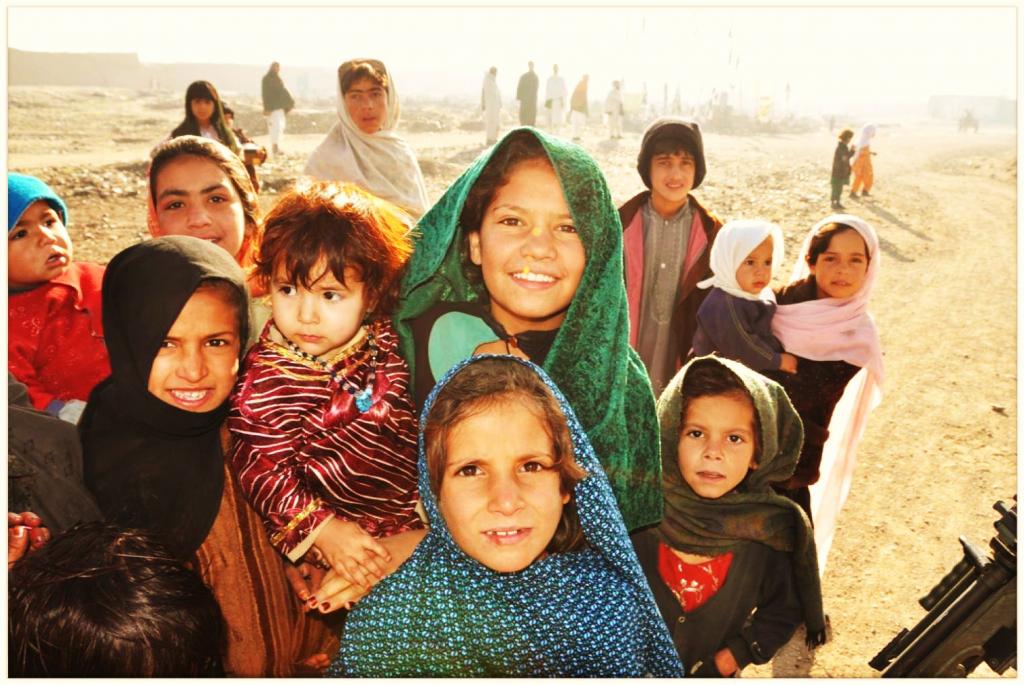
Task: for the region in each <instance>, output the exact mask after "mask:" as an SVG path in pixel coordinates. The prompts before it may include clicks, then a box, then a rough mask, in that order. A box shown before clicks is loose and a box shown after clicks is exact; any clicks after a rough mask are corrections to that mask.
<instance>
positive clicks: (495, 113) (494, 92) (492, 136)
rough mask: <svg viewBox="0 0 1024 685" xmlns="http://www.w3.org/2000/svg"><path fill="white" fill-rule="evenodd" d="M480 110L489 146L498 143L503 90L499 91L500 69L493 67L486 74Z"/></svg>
mask: <svg viewBox="0 0 1024 685" xmlns="http://www.w3.org/2000/svg"><path fill="white" fill-rule="evenodd" d="M480 109H482V110H483V112H484V132H485V134H486V136H487V144H488V145H494V144H495V143H496V142H498V127H499V125H500V124H501V90H499V89H498V68H497V67H491V68H490V69H489V70H488V71H487V73H486V74H484V85H483V88H481V90H480Z"/></svg>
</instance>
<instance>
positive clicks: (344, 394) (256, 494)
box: [228, 183, 423, 610]
mask: <svg viewBox="0 0 1024 685" xmlns="http://www.w3.org/2000/svg"><path fill="white" fill-rule="evenodd" d="M410 225H411V221H410V220H409V219H408V218H407V217H406V215H404V214H403V213H402V212H401V210H399V209H397V208H396V207H394V206H393V205H391V204H390V203H388V202H386V201H384V200H380V199H378V198H376V197H374V196H372V195H370V194H368V193H366V192H364V191H362V190H360V189H358V188H356V187H355V186H352V185H350V184H338V183H310V184H307V185H303V186H300V187H298V188H296V189H294V190H291V191H289V192H288V193H286V194H285V195H284V196H283V197H282V198H281V200H280V201H279V202H278V203H277V205H276V206H275V207H274V209H273V210H272V211H271V212H270V214H269V215H268V216H267V218H266V221H265V224H264V236H263V242H262V245H261V247H260V251H259V256H258V258H257V260H256V273H257V275H258V277H259V278H260V280H261V281H262V282H263V283H264V284H265V285H266V287H267V290H268V292H269V293H270V300H271V308H272V311H273V314H272V318H271V320H270V321H268V322H267V325H266V327H265V328H264V329H263V333H262V335H261V336H260V339H259V342H257V343H256V344H255V345H254V346H253V348H252V349H251V350H250V351H249V353H248V355H247V356H246V358H245V362H244V368H243V371H242V373H241V374H240V375H239V380H238V385H237V386H236V388H235V391H234V393H233V395H232V399H231V411H230V414H229V418H228V427H229V429H230V430H231V433H232V437H233V442H234V444H233V447H232V459H231V462H232V467H233V469H234V472H235V474H236V476H237V478H238V482H239V485H240V486H241V489H242V491H243V492H244V493H245V496H246V497H247V499H248V500H249V501H250V502H251V503H252V505H253V507H254V508H255V509H256V510H257V511H258V512H259V513H260V514H261V515H262V516H263V518H264V520H265V522H266V527H267V531H268V533H269V535H270V541H271V543H272V544H273V545H274V546H275V547H277V548H278V549H279V550H280V551H281V552H283V553H284V554H285V555H287V556H288V558H289V559H291V560H292V561H293V562H298V561H299V560H300V559H305V560H307V561H315V562H317V563H318V564H319V565H321V566H323V567H329V568H330V569H331V572H333V573H334V574H336V575H338V576H341V577H342V578H344V579H345V580H346V581H348V582H349V583H352V584H358V585H361V586H363V587H369V586H371V585H373V584H374V583H375V582H376V581H377V580H379V579H380V578H381V577H383V576H384V575H386V574H387V573H388V572H390V570H392V569H393V567H392V566H391V564H392V562H395V561H396V560H395V559H394V558H393V557H394V555H392V553H391V551H390V550H389V549H388V546H387V545H385V544H382V542H381V541H380V539H381V538H387V537H389V536H393V535H396V534H398V533H403V532H406V531H414V530H415V531H418V532H420V533H422V527H423V526H422V523H421V521H420V519H419V517H418V515H417V513H416V504H417V501H418V495H417V487H416V475H417V474H416V454H417V453H416V444H417V443H416V440H417V437H416V436H417V424H416V417H415V414H414V409H413V405H412V402H411V401H410V399H409V395H408V386H409V371H408V369H407V367H406V364H405V362H404V361H403V360H402V358H401V357H399V356H398V353H397V345H398V339H397V336H396V335H395V333H394V331H393V329H392V327H391V322H390V319H389V318H388V315H389V313H390V312H391V309H392V307H393V306H394V304H395V301H396V299H397V293H398V283H399V280H400V276H401V273H402V271H403V269H404V266H405V263H406V261H407V259H408V257H409V255H410V254H411V252H412V244H411V241H410V238H409V227H410ZM416 542H418V539H417V540H416ZM409 550H410V551H411V547H410V548H409ZM402 560H404V559H402ZM402 560H399V563H400V561H402ZM313 589H314V591H315V589H316V588H313ZM309 608H313V607H309ZM333 608H336V607H332V609H333ZM321 609H322V610H324V609H325V608H324V607H321Z"/></svg>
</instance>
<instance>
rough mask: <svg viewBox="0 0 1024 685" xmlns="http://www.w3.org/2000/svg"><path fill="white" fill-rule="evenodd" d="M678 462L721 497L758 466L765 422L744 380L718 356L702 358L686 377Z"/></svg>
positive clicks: (697, 483) (702, 488)
mask: <svg viewBox="0 0 1024 685" xmlns="http://www.w3.org/2000/svg"><path fill="white" fill-rule="evenodd" d="M681 412H682V413H681V421H680V427H679V443H678V454H677V456H678V463H679V470H680V472H681V473H682V476H683V480H684V481H686V483H687V484H688V485H689V486H690V488H691V489H692V490H693V491H694V492H695V493H696V494H697V495H699V496H701V497H704V498H707V499H718V498H719V497H722V496H723V495H726V494H728V493H730V492H732V491H733V490H734V489H735V488H736V487H737V486H739V485H740V484H741V483H742V482H743V479H744V478H746V477H747V473H748V472H749V471H752V470H755V469H757V464H758V459H759V458H760V451H761V448H760V441H761V428H760V420H759V418H758V415H757V411H756V408H755V407H754V401H753V399H752V398H751V396H750V393H749V392H748V391H747V389H746V387H745V386H744V385H743V381H742V380H740V378H739V377H738V376H737V375H736V374H734V373H733V372H732V371H730V370H729V369H728V368H726V367H725V366H724V365H722V364H720V363H718V362H716V361H714V360H707V361H700V360H698V361H696V362H693V363H692V365H691V366H690V367H689V369H688V370H687V372H686V376H685V377H684V378H683V388H682V408H681Z"/></svg>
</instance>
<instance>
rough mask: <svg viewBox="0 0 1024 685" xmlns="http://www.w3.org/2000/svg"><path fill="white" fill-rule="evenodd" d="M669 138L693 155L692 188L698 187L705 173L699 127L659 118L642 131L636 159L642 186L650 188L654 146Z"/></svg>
mask: <svg viewBox="0 0 1024 685" xmlns="http://www.w3.org/2000/svg"><path fill="white" fill-rule="evenodd" d="M666 138H671V139H674V140H679V141H681V142H682V144H683V147H684V148H686V150H687V151H688V152H689V153H690V154H691V155H693V159H694V161H695V162H696V167H697V168H696V170H695V171H694V173H693V187H694V188H698V187H700V184H701V182H702V181H703V180H704V174H705V173H707V166H706V164H705V162H704V138H703V137H702V136H701V134H700V125H699V124H697V122H696V121H689V120H687V119H683V118H680V117H659V118H657V119H655V120H654V121H652V122H651V124H650V126H648V127H647V130H646V131H644V137H643V140H642V141H641V142H640V154H639V155H638V156H637V159H636V170H637V171H639V172H640V178H641V179H642V180H643V182H644V185H645V186H647V187H648V188H650V187H651V157H653V156H654V144H655V143H656V142H658V141H659V140H664V139H666Z"/></svg>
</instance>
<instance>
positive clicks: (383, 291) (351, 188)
mask: <svg viewBox="0 0 1024 685" xmlns="http://www.w3.org/2000/svg"><path fill="white" fill-rule="evenodd" d="M412 225H413V220H412V218H411V217H410V216H409V215H407V214H405V213H404V212H403V211H402V210H401V209H399V208H398V207H397V206H395V205H393V204H392V203H390V202H388V201H387V200H382V199H380V198H378V197H376V196H374V195H371V194H370V193H368V192H366V191H365V190H363V189H361V188H359V187H357V186H355V185H353V184H351V183H337V182H333V181H318V182H312V181H302V182H300V183H299V184H298V185H297V186H296V187H294V188H292V189H291V190H289V191H287V192H286V193H285V194H284V195H282V196H281V199H280V200H278V202H277V204H276V205H274V208H273V209H271V210H270V213H269V214H267V216H266V219H265V220H264V222H263V238H262V241H261V244H260V248H259V253H258V254H257V256H256V268H255V275H256V278H257V280H258V281H259V283H260V285H261V286H263V287H264V288H268V289H269V284H270V281H271V280H272V279H273V276H274V272H275V271H276V270H277V269H279V268H282V269H284V275H285V278H286V279H287V280H288V282H290V283H297V284H300V285H302V286H303V287H306V288H308V287H310V286H312V284H313V282H314V281H315V280H316V279H317V278H319V277H320V275H321V272H320V270H319V269H318V268H317V267H318V265H320V264H321V262H324V263H325V265H326V268H327V270H329V271H330V272H331V274H333V275H334V277H335V278H336V279H338V282H339V283H341V284H343V285H344V284H345V268H346V267H351V268H354V269H356V270H357V271H358V272H359V274H360V278H361V279H362V281H363V282H364V283H365V286H364V287H365V293H366V300H367V302H368V303H369V306H368V310H369V311H371V312H372V313H373V315H374V316H375V317H380V316H388V315H390V313H391V312H392V310H393V309H394V307H395V305H396V303H397V301H398V290H399V285H400V280H401V276H402V273H403V270H404V268H405V264H406V262H407V261H408V259H409V257H410V255H412V239H411V235H410V229H411V227H412Z"/></svg>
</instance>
